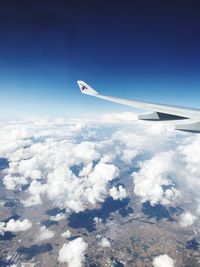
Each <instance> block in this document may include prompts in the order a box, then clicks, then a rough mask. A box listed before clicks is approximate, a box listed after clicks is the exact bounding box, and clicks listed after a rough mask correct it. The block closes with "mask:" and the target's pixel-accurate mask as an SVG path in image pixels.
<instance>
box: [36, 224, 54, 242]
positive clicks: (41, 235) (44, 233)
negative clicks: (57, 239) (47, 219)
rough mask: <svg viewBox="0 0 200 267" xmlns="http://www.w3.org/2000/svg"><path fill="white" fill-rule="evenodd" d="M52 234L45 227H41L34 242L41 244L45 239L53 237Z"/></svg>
mask: <svg viewBox="0 0 200 267" xmlns="http://www.w3.org/2000/svg"><path fill="white" fill-rule="evenodd" d="M54 235H55V234H54V232H53V231H51V230H49V229H48V228H46V226H44V225H43V226H41V227H40V229H39V233H38V235H37V237H36V241H38V242H41V241H43V240H46V239H50V238H52V237H54Z"/></svg>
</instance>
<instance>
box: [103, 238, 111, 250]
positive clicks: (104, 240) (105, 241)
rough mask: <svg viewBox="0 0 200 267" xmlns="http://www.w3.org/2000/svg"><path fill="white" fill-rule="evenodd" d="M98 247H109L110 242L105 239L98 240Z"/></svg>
mask: <svg viewBox="0 0 200 267" xmlns="http://www.w3.org/2000/svg"><path fill="white" fill-rule="evenodd" d="M100 245H101V246H102V247H104V248H109V247H111V244H110V241H109V240H108V239H107V238H106V237H102V238H101V240H100Z"/></svg>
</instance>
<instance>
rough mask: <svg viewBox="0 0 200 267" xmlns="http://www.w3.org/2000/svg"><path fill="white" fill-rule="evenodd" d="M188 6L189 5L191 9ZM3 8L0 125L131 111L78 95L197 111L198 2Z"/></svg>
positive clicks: (10, 5) (199, 59)
mask: <svg viewBox="0 0 200 267" xmlns="http://www.w3.org/2000/svg"><path fill="white" fill-rule="evenodd" d="M186 2H187V3H186ZM186 2H184V1H155V0H152V1H149V0H141V1H113V0H109V1H89V0H87V1H64V0H63V1H61V0H60V1H56V2H55V1H51V0H49V1H44V0H41V1H35V0H30V1H22V0H19V1H18V3H17V4H16V1H11V0H8V1H5V2H4V3H3V4H2V5H1V6H2V8H1V10H0V25H1V26H0V33H1V42H0V58H1V60H0V92H1V106H0V117H1V118H6V117H11V118H12V117H13V118H14V117H17V116H18V117H20V116H33V115H45V116H80V115H81V116H82V115H84V114H86V115H87V114H91V113H92V114H94V113H97V114H100V113H105V112H119V111H131V110H132V109H130V108H128V107H123V106H120V105H116V104H112V103H109V102H103V101H101V100H98V99H92V98H90V97H86V96H83V95H81V94H80V93H79V89H78V87H77V85H76V80H85V81H86V82H88V83H89V84H91V85H92V86H93V87H94V88H96V89H97V90H99V91H101V92H102V93H103V94H108V95H116V96H120V97H126V98H133V99H134V98H135V99H138V100H146V101H151V102H159V103H169V104H177V105H185V106H195V107H199V106H200V105H199V98H200V90H199V88H200V75H199V73H200V51H199V47H200V34H199V28H200V19H199V12H200V4H199V3H197V1H190V2H188V1H186Z"/></svg>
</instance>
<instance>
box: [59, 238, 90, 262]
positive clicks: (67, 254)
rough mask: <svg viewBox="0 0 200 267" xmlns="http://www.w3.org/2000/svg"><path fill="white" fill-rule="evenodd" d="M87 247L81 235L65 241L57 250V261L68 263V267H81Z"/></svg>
mask: <svg viewBox="0 0 200 267" xmlns="http://www.w3.org/2000/svg"><path fill="white" fill-rule="evenodd" d="M87 247H88V245H87V243H86V242H85V241H84V240H83V238H82V237H78V238H76V239H74V240H72V241H70V242H69V243H65V244H64V245H63V246H62V248H61V249H60V250H59V256H58V261H59V262H66V263H68V267H81V266H82V263H83V261H84V255H85V252H86V249H87Z"/></svg>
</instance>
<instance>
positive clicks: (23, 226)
mask: <svg viewBox="0 0 200 267" xmlns="http://www.w3.org/2000/svg"><path fill="white" fill-rule="evenodd" d="M31 226H32V223H31V222H30V221H29V220H28V219H24V220H14V219H10V220H9V221H8V222H7V223H5V222H1V223H0V234H1V235H4V232H13V233H17V232H23V231H26V230H28V229H29V228H31Z"/></svg>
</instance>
